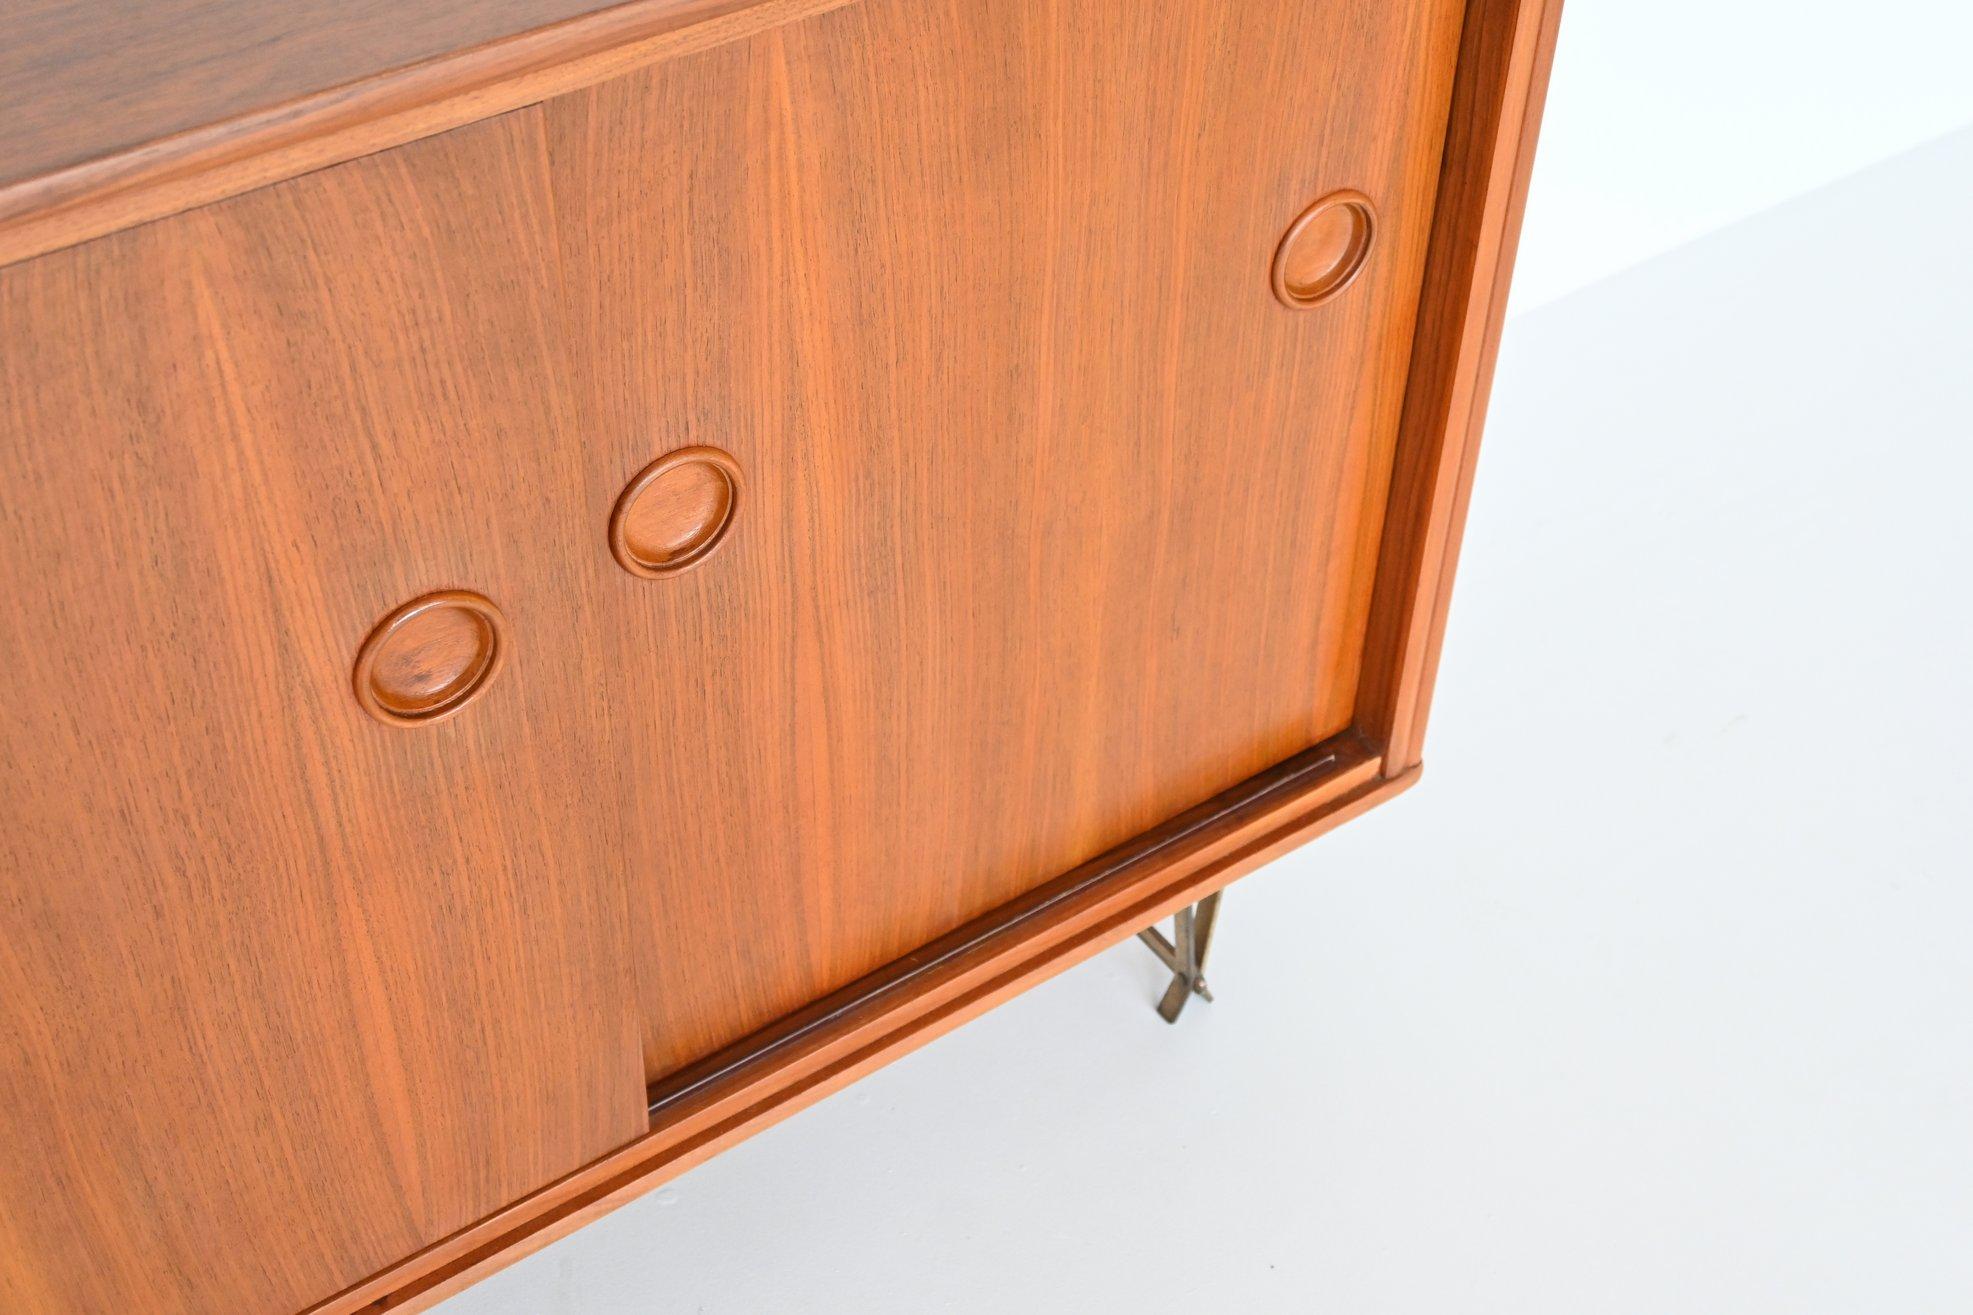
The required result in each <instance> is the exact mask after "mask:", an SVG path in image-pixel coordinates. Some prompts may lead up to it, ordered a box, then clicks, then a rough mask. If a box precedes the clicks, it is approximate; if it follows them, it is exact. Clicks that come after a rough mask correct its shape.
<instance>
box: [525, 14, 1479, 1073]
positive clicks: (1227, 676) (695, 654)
mask: <svg viewBox="0 0 1973 1315" xmlns="http://www.w3.org/2000/svg"><path fill="white" fill-rule="evenodd" d="M1460 16H1461V6H1460V5H1459V4H1458V3H1455V2H1454V0H1434V2H1433V3H1420V4H1410V5H1404V6H1392V5H1390V4H1388V3H1385V0H1341V2H1338V0H1326V2H1325V3H1303V2H1301V0H1266V2H1264V3H1255V2H1254V0H1188V2H1187V3H1183V4H1162V5H1060V4H1055V3H1050V2H1048V0H969V3H967V4H964V5H957V6H927V5H925V4H922V3H919V2H918V0H864V3H859V4H856V5H851V6H848V7H845V8H842V9H838V10H835V11H832V12H830V13H827V14H824V15H821V16H819V17H816V18H813V19H810V20H808V21H806V22H803V23H800V24H794V25H790V26H788V27H785V28H781V29H777V30H775V31H773V32H770V33H765V34H762V35H760V36H756V37H754V38H751V39H749V40H746V41H742V42H736V43H733V44H730V45H727V46H724V47H722V48H720V49H718V50H714V51H710V52H706V53H704V54H700V55H696V56H693V57H691V58H688V59H681V60H675V61H671V62H667V63H664V64H661V65H658V66H656V67H655V68H653V69H651V70H648V71H646V72H642V73H638V74H635V75H632V76H629V77H625V78H621V79H618V80H616V81H613V82H611V83H607V84H605V85H603V86H599V87H596V88H593V89H590V90H587V91H583V92H579V93H576V94H573V95H570V96H567V97H562V98H559V99H557V100H555V101H553V102H550V103H548V104H547V105H544V106H543V107H542V109H543V117H544V121H545V123H546V125H547V132H548V148H547V154H548V157H549V159H550V161H551V164H552V168H553V170H554V178H555V180H556V186H555V191H554V199H555V206H556V213H557V216H558V218H559V220H560V222H561V223H562V225H563V232H564V235H565V239H566V240H565V243H564V248H563V250H564V255H565V258H566V260H567V261H568V264H567V267H566V269H565V270H564V271H563V284H564V286H565V287H567V288H568V289H570V290H571V294H570V304H571V306H572V308H573V310H572V317H571V322H570V324H569V325H568V333H569V335H570V339H571V342H573V343H576V344H579V345H580V351H579V352H577V353H576V354H575V355H574V356H573V357H572V359H571V362H570V369H571V371H572V373H571V376H570V380H571V382H572V383H573V384H574V385H575V386H574V388H573V390H572V391H573V392H574V393H575V394H576V395H577V396H579V397H582V398H584V399H588V400H589V401H591V402H592V403H593V405H592V406H590V407H588V408H587V409H586V410H585V411H584V413H583V417H582V420H581V429H582V442H583V444H584V446H585V448H586V449H587V451H588V452H589V453H590V454H591V457H592V469H593V471H594V481H595V482H594V485H593V490H592V492H593V496H594V497H595V498H596V499H598V501H599V502H600V501H602V500H604V499H607V498H608V497H610V496H612V495H613V493H614V491H615V489H616V487H618V486H619V485H620V484H621V483H622V482H623V481H624V480H625V479H627V478H628V477H629V476H630V475H631V474H632V473H634V472H635V471H636V470H637V469H638V468H639V467H640V466H642V465H643V464H644V462H645V461H647V460H648V459H650V457H652V456H654V455H656V454H657V453H659V452H662V451H664V450H667V449H669V448H673V447H682V446H686V445H688V444H702V443H703V444H713V445H717V446H718V447H720V448H723V449H724V450H726V451H727V452H730V453H731V454H733V456H734V457H735V459H736V460H737V461H738V463H739V466H740V467H741V469H742V470H743V471H744V473H745V477H746V481H747V503H746V505H745V507H744V508H743V510H742V511H741V513H740V516H739V518H738V520H737V522H736V524H735V526H734V529H733V531H732V533H731V536H730V540H729V542H728V543H727V544H726V545H725V546H723V547H722V548H721V549H720V552H719V554H718V555H717V556H715V557H714V558H712V559H711V560H710V561H709V562H708V563H707V564H705V565H704V566H702V567H700V568H698V569H696V570H694V571H693V572H691V573H690V574H688V575H684V576H680V577H678V578H677V579H675V580H671V581H666V582H662V583H649V584H638V583H635V582H632V581H629V580H626V581H625V583H624V586H623V588H622V589H621V590H620V591H619V592H620V593H621V599H620V601H619V603H618V605H615V606H613V607H612V608H611V609H610V611H609V613H608V615H607V617H606V618H605V620H606V622H607V629H606V632H605V633H606V634H607V637H608V639H609V642H611V643H612V644H613V645H614V646H615V647H616V650H617V651H618V652H619V653H620V654H621V655H622V660H621V661H619V662H616V663H613V664H611V668H610V674H611V676H612V678H613V679H612V683H611V684H610V685H609V687H608V688H607V689H605V690H600V691H597V692H596V697H597V698H598V699H599V701H602V702H604V703H607V704H608V705H609V707H610V708H611V710H612V711H611V717H612V720H613V721H615V722H616V723H617V725H618V726H619V727H620V729H621V732H622V734H623V735H624V736H625V740H624V745H625V752H626V754H627V756H628V758H629V760H630V761H631V762H633V763H634V764H635V766H634V768H633V769H632V770H634V771H635V772H636V773H637V774H638V775H639V776H640V777H641V778H642V786H641V797H642V799H643V801H644V806H643V807H642V808H641V809H639V810H637V811H636V813H635V815H634V817H633V818H632V819H631V826H632V828H633V830H632V834H631V835H629V836H627V837H626V843H627V844H629V845H630V846H632V847H633V849H634V851H635V852H636V853H637V854H638V856H639V857H638V860H637V861H636V862H634V863H633V864H632V865H631V867H632V871H633V873H634V874H635V876H634V878H633V883H632V908H633V918H634V919H635V921H636V925H637V928H638V930H637V933H636V935H635V936H634V938H633V939H634V945H635V951H636V953H637V955H638V969H639V988H640V1012H641V1014H642V1017H643V1019H644V1027H645V1035H644V1051H645V1057H646V1063H647V1066H648V1069H649V1072H650V1075H651V1076H652V1077H653V1078H654V1079H655V1078H657V1077H660V1076H662V1075H663V1074H665V1073H667V1072H669V1071H671V1070H672V1069H674V1068H676V1067H678V1066H679V1065H680V1064H682V1063H685V1062H688V1061H690V1060H693V1059H696V1058H698V1057H700V1056H702V1055H704V1054H706V1053H708V1052H709V1051H711V1050H713V1049H715V1048H717V1047H719V1046H721V1045H724V1044H726V1043H728V1042H731V1041H733V1040H736V1039H737V1038H739V1037H740V1036H742V1035H744V1034H746V1033H747V1032H749V1031H752V1030H753V1029H755V1028H758V1027H761V1026H764V1025H765V1024H767V1023H769V1022H771V1021H773V1020H774V1019H776V1018H779V1017H781V1016H782V1015H784V1014H786V1013H788V1012H790V1011H791V1010H793V1009H796V1008H798V1007H800V1006H801V1005H803V1004H805V1003H806V1002H808V1001H810V1000H813V999H815V998H816V997H818V996H820V995H822V994H825V993H826V992H828V991H830V990H833V989H834V988H836V987H838V986H840V985H842V984H843V983H845V982H848V981H850V980H852V979H854V978H857V977H859V976H861V975H863V974H864V973H866V972H869V971H871V970H872V969H875V968H876V967H878V966H880V965H882V964H884V963H886V962H888V961H890V960H892V959H895V958H897V957H898V956H899V955H901V954H904V953H905V952H906V951H908V950H910V949H912V948H913V947H915V946H918V945H921V944H923V943H924V942H926V941H928V940H930V939H932V938H933V937H935V936H937V935H939V934H940V933H942V932H944V931H946V930H949V929H950V928H952V927H954V926H957V925H958V924H959V923H961V922H964V921H966V920H967V919H968V918H971V917H973V916H975V915H977V914H979V913H982V912H984V911H985V910H987V909H990V908H993V907H995V906H996V905H999V904H1002V903H1005V902H1006V901H1007V900H1010V899H1012V898H1014V897H1015V896H1016V895H1019V894H1020V893H1021V892H1023V891H1024V890H1027V889H1029V888H1030V887H1032V886H1034V885H1036V884H1037V883H1039V882H1041V881H1043V880H1046V879H1047V878H1049V877H1051V876H1053V875H1055V874H1057V873H1059V872H1062V871H1065V870H1066V869H1068V868H1070V867H1073V866H1074V865H1075V864H1077V863H1079V862H1081V861H1083V860H1084V859H1086V858H1089V857H1091V856H1092V855H1094V854H1097V853H1099V852H1101V851H1103V850H1105V849H1107V848H1109V847H1110V846H1112V845H1114V844H1117V843H1119V842H1121V841H1123V840H1125V839H1127V838H1128V837H1130V836H1132V835H1134V834H1136V833H1138V832H1140V831H1142V830H1144V829H1146V828H1147V827H1150V826H1152V825H1154V824H1155V823H1157V822H1159V821H1161V820H1163V819H1164V818H1166V817H1169V816H1171V815H1172V814H1173V813H1175V812H1177V811H1179V810H1180V809H1183V808H1186V807H1188V806H1190V805H1191V804H1193V803H1195V802H1197V801H1198V800H1200V799H1203V798H1205V797H1207V796H1208V795H1210V794H1212V793H1213V792H1214V791H1216V790H1219V789H1222V788H1225V787H1226V786H1227V785H1229V784H1231V783H1233V782H1237V781H1240V780H1243V779H1245V778H1246V777H1248V776H1251V775H1253V774H1254V773H1255V772H1258V771H1260V770H1261V769H1262V768H1264V767H1267V766H1269V765H1271V764H1273V763H1275V762H1278V761H1280V760H1281V759H1283V758H1286V757H1288V756H1289V755H1290V754H1292V753H1294V752H1296V751H1297V750H1300V749H1302V748H1305V747H1307V746H1308V745H1310V744H1313V743H1315V742H1317V741H1319V740H1321V739H1323V738H1325V737H1327V736H1329V735H1331V734H1334V733H1335V732H1337V731H1339V730H1341V729H1343V728H1344V727H1345V726H1346V725H1348V724H1349V721H1350V717H1351V714H1352V710H1353V705H1354V701H1355V694H1356V683H1357V669H1358V664H1359V655H1360V652H1361V649H1362V643H1363V634H1364V628H1365V618H1366V612H1367V609H1368V605H1369V598H1370V590H1371V585H1372V579H1373V573H1374V570H1375V561H1376V545H1377V540H1378V532H1379V527H1380V523H1381V518H1382V514H1383V506H1384V495H1385V488H1386V481H1387V479H1388V475H1389V470H1390V464H1391V459H1392V457H1391V454H1392V446H1393V443H1394V441H1395V437H1396V429H1397V421H1398V412H1399V407H1400V403H1401V400H1402V396H1403V383H1404V377H1405V371H1406V366H1407V362H1408V360H1409V354H1410V349H1411V323H1412V317H1413V312H1414V308H1415V306H1416V303H1417V297H1418V287H1419V279H1420V271H1421V268H1422V263H1423V258H1424V245H1425V235H1426V232H1427V229H1428V227H1429V225H1430V221H1431V214H1432V199H1433V194H1434V187H1435V185H1436V182H1437V175H1438V165H1439V157H1440V144H1441V133H1442V131H1443V127H1444V118H1445V112H1446V104H1447V98H1448V96H1449V92H1450V80H1451V71H1452V62H1453V59H1452V57H1453V49H1454V46H1455V44H1456V42H1457V40H1458V32H1459V20H1460ZM1392 69H1405V70H1412V71H1413V73H1412V75H1411V76H1408V77H1402V78H1394V77H1391V76H1390V74H1389V71H1390V70H1392ZM1344 187H1354V188H1357V189H1359V190H1361V191H1363V192H1365V193H1366V194H1368V195H1369V196H1371V197H1373V198H1374V199H1375V202H1376V204H1377V207H1378V214H1379V230H1378V238H1377V244H1376V246H1375V248H1374V249H1373V251H1372V252H1371V254H1370V258H1369V263H1368V265H1367V267H1366V268H1365V270H1364V272H1363V273H1362V274H1361V275H1360V276H1359V278H1358V279H1357V281H1356V283H1355V284H1354V285H1353V286H1352V288H1351V289H1350V291H1349V293H1348V294H1346V295H1344V296H1342V297H1339V298H1338V299H1336V300H1335V301H1333V302H1330V303H1328V304H1326V305H1324V306H1322V307H1320V308H1319V309H1317V310H1315V311H1312V312H1304V313H1297V312H1294V311H1290V310H1288V309H1286V308H1284V307H1283V306H1282V305H1280V303H1278V302H1277V301H1276V300H1275V299H1274V297H1273V294H1272V292H1271V288H1270V282H1269V278H1270V274H1269V270H1270V264H1271V262H1272V260H1273V256H1274V251H1275V247H1276V245H1277V244H1278V243H1279V241H1280V238H1281V234H1282V231H1283V230H1284V229H1285V228H1286V227H1287V226H1288V225H1289V224H1290V222H1291V221H1293V220H1294V218H1295V217H1296V215H1297V214H1299V213H1300V212H1301V211H1302V210H1303V209H1304V208H1305V207H1306V206H1307V204H1308V203H1309V202H1310V201H1312V200H1313V199H1315V198H1317V197H1319V196H1322V195H1324V194H1326V193H1329V192H1332V191H1335V190H1338V189H1340V188H1344Z"/></svg>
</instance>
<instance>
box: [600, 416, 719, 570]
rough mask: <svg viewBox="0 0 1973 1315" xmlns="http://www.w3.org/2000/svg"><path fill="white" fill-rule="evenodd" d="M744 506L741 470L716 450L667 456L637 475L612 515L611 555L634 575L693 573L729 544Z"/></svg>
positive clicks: (698, 449) (690, 450)
mask: <svg viewBox="0 0 1973 1315" xmlns="http://www.w3.org/2000/svg"><path fill="white" fill-rule="evenodd" d="M739 506H740V465H739V463H738V462H736V461H734V460H733V458H732V457H730V456H728V455H727V454H726V453H724V452H722V451H720V450H719V449H718V448H716V447H685V448H679V449H678V450H677V451H676V452H667V453H665V454H664V455H663V456H661V457H659V458H658V459H657V460H656V461H653V462H652V463H651V464H650V465H648V466H646V467H644V469H642V470H640V471H638V472H637V476H636V478H634V479H632V480H631V481H630V483H629V484H628V485H626V486H625V487H624V490H623V492H622V494H620V495H619V496H618V498H617V505H616V508H615V510H613V511H612V512H611V513H610V551H611V552H612V553H614V554H615V555H616V559H617V563H618V564H619V565H621V566H622V567H623V569H624V570H626V571H629V572H630V573H631V574H632V575H638V576H642V577H644V578H645V579H647V580H656V579H662V578H663V577H665V576H668V575H677V574H678V573H679V572H680V571H687V570H690V569H691V568H692V567H694V566H697V565H698V564H699V563H700V562H703V561H704V560H705V559H706V558H707V557H709V556H711V555H712V552H713V550H714V549H716V548H718V547H719V545H720V544H721V543H722V542H724V541H725V538H726V532H727V530H728V529H730V528H731V527H732V524H733V517H734V514H735V513H736V512H737V511H738V510H739Z"/></svg>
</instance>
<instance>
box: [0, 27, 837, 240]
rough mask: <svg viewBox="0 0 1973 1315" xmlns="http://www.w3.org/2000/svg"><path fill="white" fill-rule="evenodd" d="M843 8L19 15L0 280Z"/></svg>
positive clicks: (6, 80)
mask: <svg viewBox="0 0 1973 1315" xmlns="http://www.w3.org/2000/svg"><path fill="white" fill-rule="evenodd" d="M845 3H848V0H629V3H625V4H616V5H609V4H602V3H599V0H341V2H339V0H283V2H282V3H279V4H267V3H263V2H262V0H22V3H20V4H18V5H15V6H13V7H10V8H9V9H8V11H7V12H6V15H5V23H4V26H3V27H0V265H6V264H11V263H13V262H15V261H19V260H24V259H27V258H29V257H31V256H36V255H41V254H43V253H45V252H48V251H53V250H57V249H59V248H61V247H65V246H72V245H74V244H75V243H77V242H82V241H86V240H88V239H90V238H93V237H100V236H102V235H103V234H105V233H110V232H114V231H116V230H117V229H121V228H128V227H130V226H131V225H133V224H139V223H143V222H145V221H147V220H152V219H158V218H161V217H163V216H165V215H170V214H175V213H178V212H179V211H182V210H187V209H190V208H192V207H194V206H199V205H205V204H207V203H209V202H212V201H217V200H220V199H222V198H224V197H227V196H232V195H235V194H237V193H239V192H244V191H247V190H250V189H252V188H255V187H262V186H265V185H267V184H269V183H273V182H279V181H280V180H282V179H284V178H292V177H295V176H296V175H298V174H302V173H307V172H309V171H311V170H314V169H320V168H323V167H324V166H327V165H331V164H338V163H341V162H342V161H344V160H350V159H354V158H356V157H358V156H361V155H368V154H371V153H373V152H375V151H381V150H387V149H389V148H391V147H393V146H401V145H403V144H404V143H406V142H409V141H414V140H417V139H418V138H421V137H429V136H432V135H434V134H436V133H440V132H445V131H448V130H450V129H453V128H457V127H460V126H463V125H464V124H467V123H471V122H474V121H475V120H479V119H485V118H489V117H491V116H493V115H495V114H501V113H505V112H506V111H508V110H512V109H517V108H519V107H520V106H523V105H529V104H533V103H535V102H538V101H540V100H542V99H544V98H546V97H548V96H553V95H557V94H560V93H562V92H566V91H570V90H573V89H575V88H578V87H582V86H586V85H589V84H590V83H593V82H597V81H600V80H602V79H605V78H609V77H614V76H617V75H618V74H621V73H624V72H627V71H629V70H631V69H635V68H638V67H640V66H642V65H646V64H650V63H654V62H657V61H659V60H662V59H666V58H669V57H671V56H673V55H677V54H682V53H687V52H690V51H693V50H699V49H704V48H706V47H707V46H711V45H717V44H720V43H722V42H725V41H730V40H733V39H735V38H737V37H741V36H746V35H749V34H751V33H753V32H757V31H760V30H762V29H764V28H768V27H773V26H776V25H779V24H783V23H788V22H792V21H795V20H797V19H800V18H803V17H806V16H807V15H809V14H813V13H818V12H820V11H823V10H827V9H833V8H836V7H838V6H840V5H842V4H845Z"/></svg>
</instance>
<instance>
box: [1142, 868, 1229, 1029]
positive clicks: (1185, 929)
mask: <svg viewBox="0 0 1973 1315" xmlns="http://www.w3.org/2000/svg"><path fill="white" fill-rule="evenodd" d="M1219 897H1220V892H1219V891H1214V892H1213V893H1212V894H1210V895H1208V896H1206V897H1205V898H1204V899H1202V900H1200V901H1199V902H1198V903H1197V904H1194V905H1192V906H1190V907H1189V908H1183V909H1180V910H1179V911H1178V913H1177V915H1176V916H1175V917H1173V919H1172V924H1173V926H1172V933H1173V939H1172V940H1169V941H1168V940H1166V939H1165V937H1164V933H1163V932H1161V931H1159V930H1158V929H1157V928H1156V927H1146V928H1145V929H1144V930H1143V931H1141V932H1139V933H1137V938H1138V939H1139V940H1141V941H1143V942H1144V943H1145V944H1146V945H1148V946H1150V947H1151V953H1153V954H1155V955H1157V956H1158V958H1159V959H1160V960H1162V961H1163V963H1164V965H1165V967H1167V968H1169V969H1171V972H1172V982H1171V986H1170V987H1168V988H1167V989H1166V991H1165V998H1164V999H1162V1000H1160V1001H1159V1002H1158V1016H1159V1017H1160V1018H1162V1019H1164V1020H1165V1021H1166V1022H1167V1023H1176V1022H1177V1021H1178V1015H1179V1014H1180V1012H1181V1011H1183V1010H1184V1008H1185V1002H1186V1001H1187V1000H1189V999H1191V998H1192V997H1193V996H1195V995H1196V996H1198V997H1199V998H1200V999H1201V1000H1204V1001H1205V1002H1206V1003H1208V1004H1211V1003H1212V998H1213V993H1212V992H1211V991H1210V990H1208V989H1206V951H1207V950H1209V949H1211V948H1212V943H1213V924H1214V923H1215V922H1217V921H1218V920H1219Z"/></svg>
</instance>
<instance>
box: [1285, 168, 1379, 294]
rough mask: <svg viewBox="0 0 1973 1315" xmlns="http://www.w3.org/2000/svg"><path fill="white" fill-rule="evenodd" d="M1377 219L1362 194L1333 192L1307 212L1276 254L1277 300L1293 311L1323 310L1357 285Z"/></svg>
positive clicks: (1367, 256) (1290, 231)
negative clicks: (1311, 308) (1317, 308)
mask: <svg viewBox="0 0 1973 1315" xmlns="http://www.w3.org/2000/svg"><path fill="white" fill-rule="evenodd" d="M1376 232H1377V215H1376V211H1375V210H1374V209H1372V207H1371V205H1370V198H1369V197H1367V196H1365V195H1364V194H1363V193H1362V192H1357V191H1349V190H1345V191H1341V192H1331V193H1330V194H1329V195H1327V196H1325V197H1323V198H1322V199H1321V200H1320V201H1317V202H1316V203H1315V204H1314V205H1312V206H1310V207H1309V208H1308V209H1306V210H1304V211H1302V213H1301V215H1300V216H1299V217H1298V218H1297V219H1296V220H1295V222H1294V223H1293V224H1291V225H1289V227H1288V232H1287V234H1286V235H1285V236H1283V237H1282V239H1281V245H1280V247H1279V248H1277V249H1276V250H1275V253H1274V295H1275V296H1276V297H1278V298H1280V300H1281V304H1282V305H1284V306H1286V307H1288V308H1289V309H1291V310H1308V309H1309V308H1310V307H1313V306H1320V305H1321V304H1322V303H1323V302H1325V301H1328V300H1329V299H1330V298H1331V297H1334V296H1335V295H1336V294H1337V293H1339V292H1341V291H1342V290H1343V289H1344V288H1347V287H1348V286H1349V285H1350V284H1351V283H1353V282H1355V281H1356V276H1357V275H1358V274H1360V273H1362V272H1363V264H1364V261H1365V260H1367V259H1368V258H1369V256H1370V244H1371V242H1372V240H1373V239H1374V238H1375V237H1376Z"/></svg>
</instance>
